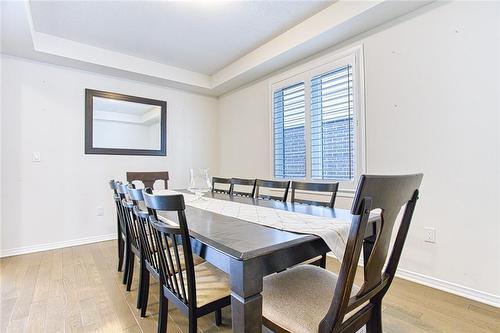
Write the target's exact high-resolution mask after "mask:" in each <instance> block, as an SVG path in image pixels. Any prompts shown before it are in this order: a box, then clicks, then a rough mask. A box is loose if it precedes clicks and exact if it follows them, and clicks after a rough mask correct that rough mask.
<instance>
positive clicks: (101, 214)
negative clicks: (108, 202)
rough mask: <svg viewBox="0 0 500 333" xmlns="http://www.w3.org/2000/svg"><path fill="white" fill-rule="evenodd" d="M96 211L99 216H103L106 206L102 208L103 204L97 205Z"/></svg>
mask: <svg viewBox="0 0 500 333" xmlns="http://www.w3.org/2000/svg"><path fill="white" fill-rule="evenodd" d="M95 212H96V215H97V216H103V215H104V208H102V207H101V206H97V208H96V210H95Z"/></svg>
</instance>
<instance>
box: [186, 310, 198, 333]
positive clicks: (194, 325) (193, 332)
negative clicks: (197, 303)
mask: <svg viewBox="0 0 500 333" xmlns="http://www.w3.org/2000/svg"><path fill="white" fill-rule="evenodd" d="M197 331H198V318H196V316H195V315H194V313H193V312H191V311H190V312H189V330H188V332H189V333H198V332H197Z"/></svg>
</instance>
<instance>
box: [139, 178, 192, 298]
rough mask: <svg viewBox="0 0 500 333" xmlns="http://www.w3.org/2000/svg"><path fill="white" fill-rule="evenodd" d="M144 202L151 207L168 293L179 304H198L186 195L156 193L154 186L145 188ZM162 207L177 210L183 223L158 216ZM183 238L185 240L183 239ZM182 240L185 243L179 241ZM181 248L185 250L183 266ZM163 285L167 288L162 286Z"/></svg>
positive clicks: (163, 278)
mask: <svg viewBox="0 0 500 333" xmlns="http://www.w3.org/2000/svg"><path fill="white" fill-rule="evenodd" d="M143 194H144V202H145V203H146V206H147V207H148V209H150V210H151V214H150V216H149V223H151V225H152V226H153V228H154V233H153V234H154V236H155V237H156V244H157V245H158V258H159V262H160V283H161V285H163V286H164V287H165V288H166V289H167V290H168V295H167V297H168V298H169V300H170V301H173V302H175V303H177V304H184V305H186V306H188V307H191V308H195V307H196V286H195V276H194V263H193V252H192V249H191V241H190V238H189V231H188V227H187V221H186V215H185V213H184V210H185V208H186V206H185V203H184V197H183V196H182V195H181V194H178V195H153V194H152V190H151V188H147V189H146V190H145V191H144V193H143ZM158 211H174V212H177V219H178V221H177V222H178V223H179V226H173V225H170V224H167V223H164V222H161V221H160V220H159V219H158ZM179 238H180V240H181V243H179V241H178V240H179ZM180 244H182V247H179V245H180ZM179 248H181V249H182V251H183V254H184V259H183V260H184V267H185V270H182V267H181V256H180V255H179ZM162 289H163V288H162Z"/></svg>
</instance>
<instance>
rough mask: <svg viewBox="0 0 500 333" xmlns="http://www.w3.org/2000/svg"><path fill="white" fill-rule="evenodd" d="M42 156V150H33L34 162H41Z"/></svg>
mask: <svg viewBox="0 0 500 333" xmlns="http://www.w3.org/2000/svg"><path fill="white" fill-rule="evenodd" d="M41 160H42V158H41V157H40V152H38V151H35V152H33V162H40V161H41Z"/></svg>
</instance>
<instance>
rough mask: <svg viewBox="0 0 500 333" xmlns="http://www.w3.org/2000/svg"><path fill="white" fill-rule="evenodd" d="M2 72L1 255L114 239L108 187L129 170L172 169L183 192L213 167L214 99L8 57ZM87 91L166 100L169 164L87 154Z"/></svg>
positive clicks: (166, 159)
mask: <svg viewBox="0 0 500 333" xmlns="http://www.w3.org/2000/svg"><path fill="white" fill-rule="evenodd" d="M1 65H2V91H1V93H2V95H3V96H2V97H3V98H2V156H3V161H2V177H1V180H2V189H3V193H4V194H6V195H4V196H3V198H2V199H3V200H2V205H3V207H6V208H7V207H8V209H4V210H3V211H2V221H1V229H2V238H1V254H2V255H7V254H12V253H16V252H19V251H26V250H33V249H39V248H43V246H42V245H43V244H51V245H50V246H57V245H62V244H67V243H65V242H68V241H71V240H75V239H85V238H89V239H102V238H105V237H109V235H114V234H115V233H116V224H115V223H116V222H115V219H114V216H115V215H114V214H115V212H114V207H113V201H112V198H111V192H110V191H111V190H110V189H109V187H108V181H109V180H110V179H112V178H114V179H124V178H125V172H126V171H148V170H151V171H160V170H168V171H169V172H170V177H171V181H170V184H169V185H170V187H171V188H176V187H177V188H179V187H185V184H186V182H187V180H188V169H189V168H190V167H191V166H200V167H201V166H205V167H209V168H211V169H216V168H217V151H216V148H217V141H216V140H217V139H216V136H215V134H216V133H217V99H215V98H212V97H205V96H200V95H195V94H191V93H186V92H182V91H179V90H174V89H167V88H161V87H158V86H153V85H148V84H143V83H138V82H134V81H127V80H123V79H115V78H112V77H108V76H103V75H98V74H92V73H88V72H83V71H78V70H73V69H69V68H63V67H55V66H52V65H47V64H42V63H36V62H31V61H27V60H22V59H18V58H11V57H7V56H2V59H1ZM85 88H91V89H97V90H105V91H112V92H118V93H122V94H127V95H134V96H141V97H148V98H153V99H160V100H165V101H167V130H168V134H167V156H166V157H143V156H105V155H85V154H84V119H85V117H84V116H85V98H84V90H85ZM35 151H37V152H40V154H41V158H42V160H41V162H40V163H34V162H32V161H31V159H32V153H33V152H35ZM97 206H102V207H104V216H103V217H98V216H96V207H97ZM58 242H59V243H58Z"/></svg>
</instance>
